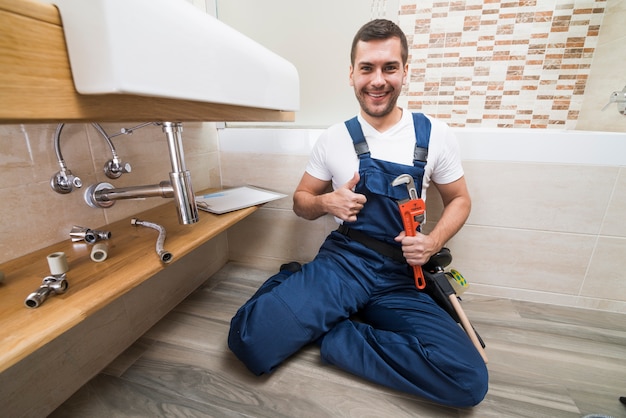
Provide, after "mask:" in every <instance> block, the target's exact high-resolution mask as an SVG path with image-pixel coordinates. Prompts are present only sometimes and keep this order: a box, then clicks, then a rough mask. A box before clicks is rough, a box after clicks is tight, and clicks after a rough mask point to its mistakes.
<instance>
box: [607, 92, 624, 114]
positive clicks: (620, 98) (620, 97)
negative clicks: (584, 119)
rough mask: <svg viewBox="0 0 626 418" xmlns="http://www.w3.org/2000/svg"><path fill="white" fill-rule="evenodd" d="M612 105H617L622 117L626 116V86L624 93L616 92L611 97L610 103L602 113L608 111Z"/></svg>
mask: <svg viewBox="0 0 626 418" xmlns="http://www.w3.org/2000/svg"><path fill="white" fill-rule="evenodd" d="M611 103H617V111H618V112H619V113H621V114H622V115H624V114H626V86H624V88H623V89H622V91H614V92H613V93H611V96H610V97H609V102H608V103H607V104H606V105H605V106H604V107H603V108H602V111H604V110H606V109H607V108H608V107H609V106H610V105H611Z"/></svg>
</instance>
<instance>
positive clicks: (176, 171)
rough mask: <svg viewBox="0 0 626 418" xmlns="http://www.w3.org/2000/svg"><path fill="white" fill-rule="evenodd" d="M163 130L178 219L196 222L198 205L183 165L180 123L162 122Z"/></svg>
mask: <svg viewBox="0 0 626 418" xmlns="http://www.w3.org/2000/svg"><path fill="white" fill-rule="evenodd" d="M162 129H163V132H164V133H165V136H166V137H167V146H168V148H169V151H170V163H171V165H172V172H171V173H170V182H171V185H172V187H173V189H174V200H175V201H176V209H177V212H178V221H179V222H180V223H181V224H183V225H189V224H194V223H196V222H198V219H199V218H198V206H197V205H196V198H195V195H194V193H193V188H192V186H191V173H190V172H189V171H188V170H187V168H186V167H185V154H184V151H183V140H182V136H181V134H182V132H183V125H182V124H181V123H173V122H163V128H162Z"/></svg>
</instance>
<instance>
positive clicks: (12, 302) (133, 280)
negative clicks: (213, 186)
mask: <svg viewBox="0 0 626 418" xmlns="http://www.w3.org/2000/svg"><path fill="white" fill-rule="evenodd" d="M257 209H258V207H256V206H253V207H249V208H245V209H241V210H238V211H235V212H230V213H226V214H223V215H213V214H210V213H206V212H201V213H200V214H199V218H200V219H199V222H198V223H196V224H193V225H180V224H178V219H177V216H176V209H175V206H174V204H173V202H169V203H167V204H165V205H161V206H159V207H156V208H153V209H149V210H147V211H144V212H141V213H138V214H137V215H136V216H133V217H136V218H138V219H141V220H145V221H150V222H153V223H156V224H159V225H161V226H163V227H164V228H165V229H166V240H165V245H164V246H165V249H166V250H168V251H170V252H171V253H172V254H173V261H172V262H171V263H170V264H164V263H162V262H161V261H160V259H159V257H158V256H157V254H156V251H155V243H156V239H157V236H158V232H157V231H156V230H154V229H151V228H146V227H140V226H132V225H131V222H130V219H131V218H130V217H129V218H126V219H123V220H120V221H117V222H114V223H111V224H110V225H106V226H102V227H95V226H94V228H98V229H102V230H107V231H110V232H111V235H112V236H111V239H110V240H109V241H108V245H109V256H108V258H107V259H106V260H105V261H103V262H100V263H96V262H94V261H92V260H91V258H90V251H91V246H90V245H88V244H84V243H78V244H77V243H72V242H71V240H70V239H69V231H68V239H67V240H66V241H63V242H60V243H57V244H54V245H51V246H49V247H46V248H43V249H41V250H38V251H35V252H33V253H31V254H27V255H25V256H22V257H19V258H17V259H14V260H11V261H8V262H6V263H4V264H2V265H0V271H3V272H4V273H5V283H4V284H0V301H1V303H0V372H2V371H4V370H6V369H7V368H9V367H11V366H12V365H14V364H16V363H17V362H19V361H20V360H22V359H24V358H25V357H27V356H28V355H29V354H31V353H33V352H35V351H36V350H37V349H39V348H41V347H42V346H44V345H45V344H47V343H49V342H50V341H52V340H54V339H55V338H57V337H58V336H60V335H61V334H63V333H64V332H66V331H68V330H69V329H71V328H72V327H74V326H76V325H77V324H78V323H80V322H82V321H84V320H85V319H86V318H88V317H90V316H91V315H93V314H94V313H95V312H98V311H99V310H100V309H102V308H103V307H104V306H107V305H108V304H110V303H112V302H113V301H115V300H117V299H119V298H120V297H122V296H123V295H124V294H126V293H127V292H129V291H130V290H131V289H133V288H135V287H137V286H139V285H141V284H143V283H144V282H147V281H149V280H150V278H151V277H154V276H155V275H156V274H157V273H160V272H162V271H164V270H165V269H167V268H168V266H169V265H173V264H174V263H179V262H184V261H183V259H184V257H185V256H186V255H187V254H189V253H190V252H191V251H193V250H194V249H196V248H197V247H199V246H200V245H202V244H203V243H206V242H207V241H209V240H210V239H212V238H214V237H215V236H217V235H218V234H220V233H222V232H224V231H226V230H227V229H228V228H229V227H230V226H232V225H234V224H235V223H237V222H239V221H240V220H242V219H244V218H245V217H247V216H249V215H250V214H252V213H253V212H254V211H256V210H257ZM103 242H107V241H103ZM58 251H62V252H64V253H65V254H66V257H67V259H68V264H69V270H68V272H67V280H68V283H69V289H68V291H67V293H65V294H63V295H54V296H51V297H49V298H48V299H47V300H46V301H45V302H44V303H43V304H42V305H41V306H40V307H38V308H36V309H29V308H27V307H25V306H24V299H25V298H26V296H27V295H28V294H29V293H31V292H33V291H35V290H36V289H37V287H38V286H39V285H40V284H41V281H42V279H43V278H44V277H45V276H46V275H49V274H50V273H49V267H48V264H47V258H46V257H47V255H48V254H51V253H53V252H58ZM181 280H184V278H181Z"/></svg>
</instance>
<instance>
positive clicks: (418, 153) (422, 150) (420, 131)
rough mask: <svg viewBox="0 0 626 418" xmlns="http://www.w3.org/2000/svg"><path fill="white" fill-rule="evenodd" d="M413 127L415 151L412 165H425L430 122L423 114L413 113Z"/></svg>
mask: <svg viewBox="0 0 626 418" xmlns="http://www.w3.org/2000/svg"><path fill="white" fill-rule="evenodd" d="M413 127H414V128H415V150H414V151H413V165H414V166H418V165H419V164H418V163H421V165H422V166H424V165H426V160H427V159H428V143H429V142H430V127H431V124H430V120H429V119H428V118H427V117H426V116H425V115H424V114H423V113H413Z"/></svg>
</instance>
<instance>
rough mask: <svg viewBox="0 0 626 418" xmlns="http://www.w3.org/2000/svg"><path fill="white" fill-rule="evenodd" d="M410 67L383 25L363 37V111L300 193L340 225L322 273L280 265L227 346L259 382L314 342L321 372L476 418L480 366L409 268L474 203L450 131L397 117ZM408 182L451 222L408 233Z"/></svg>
mask: <svg viewBox="0 0 626 418" xmlns="http://www.w3.org/2000/svg"><path fill="white" fill-rule="evenodd" d="M407 57H408V46H407V40H406V37H405V35H404V34H403V33H402V31H401V29H400V28H399V27H398V26H397V25H395V24H394V23H393V22H390V21H388V20H384V19H378V20H374V21H371V22H369V23H367V24H365V25H364V26H363V27H362V28H361V29H360V30H359V31H358V32H357V34H356V36H355V38H354V41H353V44H352V51H351V66H350V85H351V86H353V87H354V92H355V95H356V98H357V100H358V102H359V104H360V107H361V112H360V114H359V115H358V117H357V118H354V119H352V120H351V121H348V122H346V123H345V124H344V123H340V124H337V125H333V126H331V127H330V128H329V129H328V130H327V131H326V132H325V133H323V134H322V135H321V137H320V138H319V140H318V142H317V143H316V145H315V147H314V149H313V152H312V154H311V158H310V161H309V163H308V165H307V167H306V171H305V173H304V175H303V177H302V179H301V181H300V184H299V185H298V187H297V189H296V191H295V193H294V211H295V213H296V214H297V215H299V216H301V217H303V218H305V219H316V218H318V217H320V216H322V215H325V214H332V215H333V216H334V217H335V218H336V219H337V221H338V222H339V223H340V224H341V226H340V227H339V229H338V230H337V231H333V232H332V233H331V234H330V235H329V236H328V237H327V238H326V240H325V242H324V243H323V245H322V247H321V248H320V251H319V253H318V255H317V256H316V258H315V259H314V260H313V261H311V262H310V263H308V264H305V265H303V266H300V265H299V264H298V263H289V264H287V265H283V266H282V267H281V271H280V273H278V274H277V275H275V276H273V277H271V278H270V279H269V280H268V281H267V282H265V284H263V286H261V288H260V289H259V290H258V291H257V293H256V294H255V295H254V296H252V298H251V299H250V300H249V301H248V302H246V304H245V305H244V306H242V307H241V308H240V309H239V311H238V312H237V314H236V315H235V317H234V318H233V320H232V322H231V329H230V334H229V338H228V342H229V347H230V348H231V350H232V351H233V352H234V353H235V354H236V355H237V356H238V357H239V359H240V360H242V361H243V362H244V363H245V364H246V366H247V367H248V368H249V369H250V370H251V371H252V372H253V373H255V374H263V373H269V372H271V371H272V370H274V368H276V367H277V366H278V365H279V364H280V363H282V362H283V361H284V360H285V359H287V358H288V357H289V356H291V355H292V354H294V353H295V352H297V351H298V350H299V349H300V348H301V347H303V346H304V345H306V344H309V343H312V342H315V343H316V344H318V345H319V346H320V354H321V357H322V359H323V360H324V361H325V362H327V363H330V364H334V365H336V366H337V367H340V368H342V369H344V370H347V371H349V372H351V373H354V374H356V375H358V376H361V377H363V378H366V379H369V380H371V381H374V382H377V383H380V384H382V385H386V386H389V387H392V388H395V389H398V390H401V391H405V392H408V393H412V394H416V395H419V396H422V397H425V398H427V399H430V400H432V401H435V402H438V403H441V404H444V405H450V406H457V407H466V406H474V405H476V404H478V403H479V402H480V401H481V400H482V399H483V398H484V396H485V394H486V392H487V380H488V377H487V369H486V366H485V364H484V361H483V360H482V358H481V356H480V355H479V353H478V352H477V351H476V349H475V348H474V346H473V345H472V343H471V341H470V339H469V338H468V337H467V335H466V334H465V333H464V332H463V330H462V329H461V328H460V327H459V326H458V324H457V323H456V322H455V321H454V320H453V319H452V318H451V317H450V316H449V315H448V314H447V313H446V312H445V311H444V310H443V309H442V308H441V307H439V306H438V305H437V304H436V303H435V302H434V301H433V300H432V299H431V298H430V296H428V295H427V294H426V293H424V292H421V291H419V290H418V289H417V288H416V286H415V281H414V278H413V270H412V267H411V266H415V265H423V264H424V263H426V262H427V261H428V260H429V258H430V257H431V256H432V255H433V254H435V253H436V252H438V251H439V250H440V249H441V248H442V246H443V245H444V244H445V243H446V242H447V241H448V240H449V239H450V238H451V237H452V236H453V235H454V234H455V233H456V232H457V231H458V230H459V229H460V228H461V227H462V225H463V224H464V223H465V221H466V219H467V217H468V215H469V212H470V206H471V204H470V197H469V193H468V191H467V187H466V184H465V179H464V176H463V169H462V167H461V163H460V157H459V153H458V147H457V145H456V141H455V138H454V136H453V134H452V133H451V132H450V129H449V128H448V126H447V125H446V124H444V123H442V122H440V121H437V120H435V119H432V118H430V117H426V116H424V115H422V114H415V115H414V114H412V113H411V112H409V111H407V110H405V109H402V108H399V107H398V106H397V105H396V102H397V99H398V96H399V95H400V91H401V89H402V85H403V84H404V83H405V82H406V78H407V72H408V64H407ZM425 149H427V154H428V156H427V163H426V164H424V161H423V160H424V159H425V158H420V156H425V154H426V153H425V152H424V150H425ZM402 174H409V175H410V176H411V177H412V178H413V179H414V182H415V184H416V185H418V186H421V185H423V188H424V191H423V195H422V197H423V198H425V192H426V188H427V187H428V186H429V185H430V184H431V183H432V184H434V186H435V187H436V188H437V189H438V190H439V193H440V194H441V197H442V199H443V204H444V210H443V213H442V215H441V218H440V220H439V221H438V222H437V224H436V225H435V226H434V228H433V229H432V232H430V233H429V234H428V235H426V234H421V233H417V236H415V237H409V236H406V235H405V233H404V231H403V225H402V220H401V218H400V214H399V210H398V204H397V200H400V199H402V198H406V197H408V195H407V189H406V187H404V185H402V186H397V187H394V186H392V185H391V182H392V181H393V180H394V179H395V178H396V177H397V176H399V175H402ZM329 186H332V191H329ZM417 189H418V192H420V190H419V189H421V187H417Z"/></svg>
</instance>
